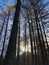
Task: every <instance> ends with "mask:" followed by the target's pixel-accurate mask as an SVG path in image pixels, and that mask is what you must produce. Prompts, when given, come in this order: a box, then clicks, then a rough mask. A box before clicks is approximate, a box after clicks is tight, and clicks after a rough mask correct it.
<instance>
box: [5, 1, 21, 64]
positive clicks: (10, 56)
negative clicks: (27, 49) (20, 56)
mask: <svg viewBox="0 0 49 65" xmlns="http://www.w3.org/2000/svg"><path fill="white" fill-rule="evenodd" d="M20 4H21V2H20V0H17V5H16V11H15V16H14V22H13V26H12V30H11V36H10V40H9V45H8V49H7V53H6V56H5V62H4V65H16V61H15V58H16V40H17V31H18V23H19V14H20Z"/></svg>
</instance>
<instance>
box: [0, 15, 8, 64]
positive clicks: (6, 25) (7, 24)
mask: <svg viewBox="0 0 49 65" xmlns="http://www.w3.org/2000/svg"><path fill="white" fill-rule="evenodd" d="M8 20H9V15H8V18H7V22H6V30H5V35H4V41H3V47H2V51H1V60H0V61H1V64H2V61H3V58H2V57H3V51H4V44H5V39H6V34H7V28H8Z"/></svg>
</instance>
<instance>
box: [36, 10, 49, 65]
mask: <svg viewBox="0 0 49 65" xmlns="http://www.w3.org/2000/svg"><path fill="white" fill-rule="evenodd" d="M35 20H36V26H37V33H38V39H39V45H40V49H41V53H42V57H43V64H45V65H46V64H47V65H48V61H47V54H46V52H45V47H44V41H43V40H42V41H41V38H42V37H41V38H40V33H39V28H38V26H39V25H38V23H39V20H38V14H37V11H35ZM40 32H41V31H40ZM42 39H43V38H42Z"/></svg>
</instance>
